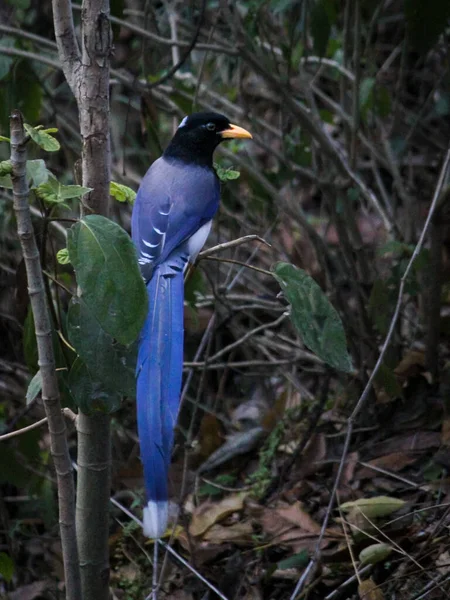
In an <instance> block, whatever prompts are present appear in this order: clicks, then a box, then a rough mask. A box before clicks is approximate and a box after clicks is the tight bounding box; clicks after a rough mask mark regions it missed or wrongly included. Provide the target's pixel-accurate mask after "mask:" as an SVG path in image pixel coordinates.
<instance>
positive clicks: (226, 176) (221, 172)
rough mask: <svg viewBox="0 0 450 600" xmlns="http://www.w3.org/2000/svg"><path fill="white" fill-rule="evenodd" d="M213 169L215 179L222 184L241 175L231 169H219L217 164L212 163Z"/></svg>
mask: <svg viewBox="0 0 450 600" xmlns="http://www.w3.org/2000/svg"><path fill="white" fill-rule="evenodd" d="M214 169H215V170H216V173H217V177H218V178H219V179H220V181H222V183H226V182H227V181H233V180H234V179H238V178H239V177H240V175H241V174H240V173H239V171H236V170H234V169H233V168H232V167H221V166H220V165H219V164H217V163H214Z"/></svg>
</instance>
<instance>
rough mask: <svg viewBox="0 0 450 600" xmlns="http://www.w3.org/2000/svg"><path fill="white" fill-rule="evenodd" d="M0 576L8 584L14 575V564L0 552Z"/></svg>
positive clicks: (7, 555) (6, 555) (4, 553)
mask: <svg viewBox="0 0 450 600" xmlns="http://www.w3.org/2000/svg"><path fill="white" fill-rule="evenodd" d="M0 575H1V576H2V577H3V579H4V580H5V581H6V582H7V583H9V582H10V581H11V580H12V578H13V575H14V562H13V560H12V558H11V557H10V556H9V554H6V552H0Z"/></svg>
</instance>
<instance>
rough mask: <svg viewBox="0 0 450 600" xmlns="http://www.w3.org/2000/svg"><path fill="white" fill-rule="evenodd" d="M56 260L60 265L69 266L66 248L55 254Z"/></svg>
mask: <svg viewBox="0 0 450 600" xmlns="http://www.w3.org/2000/svg"><path fill="white" fill-rule="evenodd" d="M56 260H57V261H58V262H59V264H60V265H70V256H69V251H68V250H67V248H61V250H58V252H57V253H56Z"/></svg>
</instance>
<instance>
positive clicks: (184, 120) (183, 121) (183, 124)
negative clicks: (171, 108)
mask: <svg viewBox="0 0 450 600" xmlns="http://www.w3.org/2000/svg"><path fill="white" fill-rule="evenodd" d="M187 120H188V118H187V117H184V119H183V120H182V121H181V123H180V124H179V125H178V129H180V127H184V126H185V125H186V121H187Z"/></svg>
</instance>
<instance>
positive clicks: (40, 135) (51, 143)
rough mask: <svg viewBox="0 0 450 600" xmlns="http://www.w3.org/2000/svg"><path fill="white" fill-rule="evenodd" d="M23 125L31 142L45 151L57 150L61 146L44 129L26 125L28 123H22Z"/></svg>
mask: <svg viewBox="0 0 450 600" xmlns="http://www.w3.org/2000/svg"><path fill="white" fill-rule="evenodd" d="M24 127H25V130H26V132H27V133H28V135H29V136H30V137H31V139H32V140H33V142H35V143H36V144H37V145H38V146H40V147H41V148H42V149H43V150H45V151H46V152H57V151H58V150H59V149H60V148H61V146H60V145H59V142H58V140H57V139H55V138H54V137H53V136H52V135H50V134H49V133H47V132H46V131H45V130H39V129H37V128H36V127H32V126H31V125H28V123H24Z"/></svg>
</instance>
